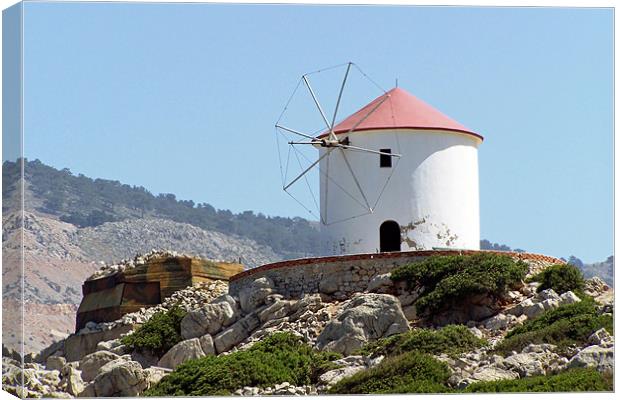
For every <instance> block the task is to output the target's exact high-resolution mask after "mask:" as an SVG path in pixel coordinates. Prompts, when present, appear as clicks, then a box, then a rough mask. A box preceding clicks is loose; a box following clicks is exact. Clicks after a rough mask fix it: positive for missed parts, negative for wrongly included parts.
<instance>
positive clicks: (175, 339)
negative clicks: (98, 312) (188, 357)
mask: <svg viewBox="0 0 620 400" xmlns="http://www.w3.org/2000/svg"><path fill="white" fill-rule="evenodd" d="M185 314H187V312H186V311H185V310H183V309H182V308H181V307H178V306H174V307H172V308H170V309H169V310H168V311H160V312H157V313H155V314H153V316H152V317H151V318H150V319H149V320H148V321H146V322H145V323H144V324H143V325H142V326H140V327H139V328H138V329H136V330H135V331H134V332H133V333H131V334H129V335H127V336H124V337H123V338H122V339H121V343H122V344H124V345H126V346H128V347H130V348H133V349H136V350H139V351H144V350H146V351H150V352H152V353H153V354H155V355H156V356H158V357H161V356H163V355H164V354H166V352H167V351H168V350H170V348H172V346H174V345H175V344H177V343H179V342H180V341H181V340H183V338H182V337H181V320H182V319H183V317H185Z"/></svg>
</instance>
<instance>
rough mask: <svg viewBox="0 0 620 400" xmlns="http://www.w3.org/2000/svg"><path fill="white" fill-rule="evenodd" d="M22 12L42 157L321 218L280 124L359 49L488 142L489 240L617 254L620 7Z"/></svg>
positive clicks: (368, 67) (597, 256)
mask: <svg viewBox="0 0 620 400" xmlns="http://www.w3.org/2000/svg"><path fill="white" fill-rule="evenodd" d="M24 23H25V37H24V44H25V48H24V51H25V56H24V57H25V58H24V64H25V70H24V96H25V114H24V130H25V136H26V138H25V155H26V157H28V158H30V159H34V158H39V159H41V160H42V161H43V162H45V163H47V164H50V165H53V166H55V167H58V168H62V167H68V168H70V169H71V170H72V171H73V172H75V173H77V172H80V173H83V174H85V175H87V176H90V177H101V178H108V179H115V180H120V181H121V182H124V183H129V184H135V185H142V186H144V187H146V188H147V189H149V190H150V191H152V192H154V193H161V192H167V193H175V194H176V195H177V198H180V199H192V200H194V201H196V202H207V203H210V204H212V205H213V206H215V207H216V208H225V209H230V210H232V211H234V212H239V211H243V210H254V211H257V212H263V213H265V214H268V215H282V216H295V215H300V216H303V217H308V215H307V214H306V213H305V211H304V210H303V209H302V208H300V207H299V206H298V205H297V203H295V202H294V201H293V200H291V198H290V197H288V196H287V195H286V194H285V193H284V192H283V191H282V190H281V180H280V171H279V163H278V156H277V149H276V145H275V140H274V130H273V124H274V123H275V121H276V119H277V118H278V115H279V113H280V112H281V111H282V107H283V106H284V103H285V102H286V100H287V98H288V96H289V95H290V93H291V91H292V90H293V88H294V86H295V84H296V83H297V80H298V79H299V76H300V75H301V74H303V73H305V72H308V71H312V70H315V69H319V68H321V67H325V66H330V65H334V64H339V63H342V62H347V61H354V62H355V63H357V64H358V65H359V66H360V67H361V68H362V69H363V70H364V71H365V72H366V73H367V74H368V75H369V76H371V77H372V78H373V79H374V80H375V81H377V82H378V83H379V84H380V85H381V86H383V87H385V88H388V89H389V88H390V87H392V86H393V85H394V80H395V78H398V79H399V86H401V87H402V88H404V89H406V90H408V91H409V92H411V93H413V94H414V95H416V96H417V97H419V98H421V99H423V100H424V101H426V102H428V103H430V104H431V105H433V106H435V107H436V108H438V109H439V110H441V111H443V112H444V113H445V114H447V115H449V116H451V117H452V118H454V119H455V120H457V121H459V122H461V123H462V124H464V125H465V126H467V127H469V128H471V129H473V130H475V131H477V132H480V133H481V134H482V135H484V136H485V141H484V143H483V144H482V145H481V147H480V151H479V157H480V198H481V202H480V206H481V231H482V237H483V238H487V239H489V240H492V241H496V242H502V243H506V244H509V245H511V246H513V247H520V248H524V249H527V250H529V251H533V252H541V253H545V254H550V255H556V256H563V257H567V256H569V255H571V254H574V255H576V256H578V257H580V258H582V259H583V260H584V261H588V262H589V261H598V260H602V259H604V258H606V257H607V256H608V255H610V254H612V252H613V202H612V201H613V192H612V188H613V175H612V174H613V173H612V165H613V147H612V145H613V108H612V107H613V58H612V57H613V40H612V33H613V12H612V11H611V10H610V9H559V8H555V9H546V8H437V7H384V6H381V7H379V6H360V7H352V6H349V7H341V6H266V5H239V6H237V5H208V4H114V3H92V4H87V3H86V4H68V3H27V4H26V6H25V15H24ZM352 97H354V96H352ZM365 101H366V99H364V100H363V101H360V102H359V104H358V105H359V106H362V105H364V104H365Z"/></svg>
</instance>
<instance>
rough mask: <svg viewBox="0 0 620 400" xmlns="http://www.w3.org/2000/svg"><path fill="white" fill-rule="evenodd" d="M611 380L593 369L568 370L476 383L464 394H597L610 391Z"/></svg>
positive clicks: (608, 376) (611, 387) (611, 388)
mask: <svg viewBox="0 0 620 400" xmlns="http://www.w3.org/2000/svg"><path fill="white" fill-rule="evenodd" d="M612 390H613V379H612V377H611V376H610V375H604V374H601V373H600V372H598V371H596V370H593V369H580V368H575V369H570V370H568V371H566V372H561V373H559V374H557V375H549V376H534V377H528V378H521V379H511V380H501V381H493V382H478V383H473V384H471V385H469V386H468V387H467V388H465V390H464V392H467V393H472V392H487V393H488V392H491V393H502V392H504V393H505V392H522V393H525V392H599V391H612Z"/></svg>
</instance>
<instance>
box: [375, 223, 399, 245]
mask: <svg viewBox="0 0 620 400" xmlns="http://www.w3.org/2000/svg"><path fill="white" fill-rule="evenodd" d="M379 246H380V248H381V252H384V251H400V226H398V223H397V222H396V221H385V222H384V223H382V224H381V227H380V228H379Z"/></svg>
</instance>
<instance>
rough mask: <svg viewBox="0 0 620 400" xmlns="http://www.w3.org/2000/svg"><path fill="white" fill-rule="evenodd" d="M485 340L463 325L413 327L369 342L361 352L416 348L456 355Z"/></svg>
mask: <svg viewBox="0 0 620 400" xmlns="http://www.w3.org/2000/svg"><path fill="white" fill-rule="evenodd" d="M486 343H487V342H486V341H485V340H483V339H479V338H477V337H476V336H474V334H473V333H471V331H470V330H469V329H467V327H465V326H463V325H447V326H444V327H443V328H441V329H438V330H435V329H413V330H411V331H409V332H405V333H401V334H398V335H394V336H390V337H388V338H385V339H380V340H378V341H376V342H373V343H369V344H367V345H366V346H364V348H363V349H362V354H374V355H386V356H394V355H398V354H402V353H406V352H408V351H413V350H416V351H418V352H420V353H430V354H435V355H439V354H442V353H445V354H448V355H458V354H460V353H464V352H467V351H470V350H473V349H476V348H478V347H481V346H484V345H485V344H486Z"/></svg>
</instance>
